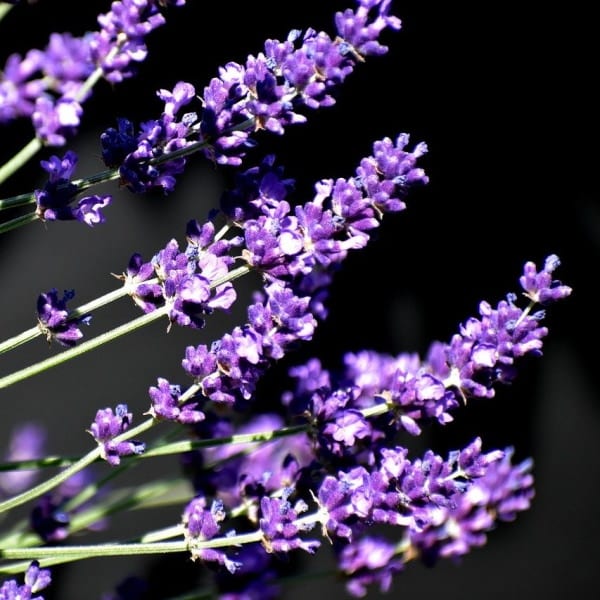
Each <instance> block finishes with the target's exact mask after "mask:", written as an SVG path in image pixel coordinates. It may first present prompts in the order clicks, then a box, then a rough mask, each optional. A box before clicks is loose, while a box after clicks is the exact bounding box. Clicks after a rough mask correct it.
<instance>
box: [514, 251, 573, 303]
mask: <svg viewBox="0 0 600 600" xmlns="http://www.w3.org/2000/svg"><path fill="white" fill-rule="evenodd" d="M559 265H560V259H559V258H558V256H556V254H551V255H550V256H548V257H547V258H546V260H545V261H544V268H543V269H542V270H541V271H540V272H539V273H538V271H537V268H536V266H535V263H533V262H531V261H529V262H527V263H525V267H524V268H523V275H522V276H521V277H520V278H519V282H520V283H521V287H522V288H523V289H524V290H525V295H526V296H527V297H528V298H529V299H530V300H531V301H532V302H537V303H539V304H543V305H546V304H549V303H550V302H555V301H556V300H561V299H562V298H566V297H567V296H569V295H570V294H571V291H572V290H571V288H570V287H569V286H566V285H563V284H562V283H561V282H560V281H558V280H554V279H552V273H553V272H554V271H555V269H556V268H557V267H558V266H559Z"/></svg>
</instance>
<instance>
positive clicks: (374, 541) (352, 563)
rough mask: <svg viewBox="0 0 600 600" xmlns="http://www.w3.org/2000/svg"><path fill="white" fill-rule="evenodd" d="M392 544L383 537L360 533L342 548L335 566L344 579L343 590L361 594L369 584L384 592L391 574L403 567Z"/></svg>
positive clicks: (388, 585) (390, 582)
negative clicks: (359, 535) (362, 535)
mask: <svg viewBox="0 0 600 600" xmlns="http://www.w3.org/2000/svg"><path fill="white" fill-rule="evenodd" d="M397 554H398V552H397V549H396V546H395V545H394V544H391V543H390V542H388V541H386V540H385V539H383V538H377V537H373V536H364V537H363V538H361V539H360V540H358V541H356V542H352V543H350V544H347V545H346V546H344V547H343V549H342V551H341V552H340V555H339V558H338V566H339V569H340V571H341V572H342V573H343V574H344V576H345V579H346V589H347V590H348V592H349V593H350V594H351V595H352V596H355V597H363V596H364V595H365V594H366V593H367V588H368V587H369V586H371V585H375V584H377V585H379V589H380V591H382V592H387V591H388V590H389V589H390V586H391V585H392V580H393V577H394V575H396V574H397V573H400V572H401V571H402V570H403V569H404V563H403V562H402V559H401V558H399V557H398V556H397Z"/></svg>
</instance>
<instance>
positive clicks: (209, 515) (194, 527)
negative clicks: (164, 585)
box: [182, 496, 240, 573]
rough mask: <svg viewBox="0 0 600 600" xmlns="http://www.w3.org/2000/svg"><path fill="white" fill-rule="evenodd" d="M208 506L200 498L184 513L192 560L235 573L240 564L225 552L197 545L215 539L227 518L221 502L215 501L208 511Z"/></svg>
mask: <svg viewBox="0 0 600 600" xmlns="http://www.w3.org/2000/svg"><path fill="white" fill-rule="evenodd" d="M206 505H207V501H206V498H204V497H203V496H198V497H196V498H194V499H193V500H192V501H191V502H189V503H188V505H187V506H186V507H185V510H184V511H183V517H182V522H183V526H184V529H185V537H186V539H187V541H188V546H189V548H190V551H191V553H192V559H193V560H198V559H201V560H203V561H206V562H216V563H217V564H219V565H223V566H224V567H225V568H226V569H227V570H228V571H229V572H230V573H235V572H236V571H237V570H238V569H239V567H240V564H239V563H238V562H236V561H233V560H231V559H230V558H228V556H227V555H226V554H225V552H223V551H222V550H217V549H215V548H201V547H198V546H197V544H196V543H197V542H203V541H205V540H210V539H212V538H213V537H215V536H216V535H217V534H218V533H219V530H220V523H221V521H223V520H224V519H225V517H226V513H225V510H224V508H223V503H222V502H221V501H220V500H214V501H213V502H212V505H211V507H210V509H207V508H206Z"/></svg>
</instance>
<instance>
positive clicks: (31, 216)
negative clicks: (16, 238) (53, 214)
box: [0, 212, 38, 234]
mask: <svg viewBox="0 0 600 600" xmlns="http://www.w3.org/2000/svg"><path fill="white" fill-rule="evenodd" d="M37 219H38V216H37V214H36V213H35V212H32V213H27V214H25V215H21V216H20V217H15V218H14V219H11V220H10V221H5V222H4V223H0V234H3V233H6V232H7V231H12V230H13V229H18V228H19V227H21V226H23V225H27V223H33V222H34V221H37Z"/></svg>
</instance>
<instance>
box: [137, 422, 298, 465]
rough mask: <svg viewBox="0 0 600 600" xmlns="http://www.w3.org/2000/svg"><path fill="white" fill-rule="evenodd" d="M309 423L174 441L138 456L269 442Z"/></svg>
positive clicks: (292, 432) (291, 433)
mask: <svg viewBox="0 0 600 600" xmlns="http://www.w3.org/2000/svg"><path fill="white" fill-rule="evenodd" d="M308 427H309V426H308V425H295V426H294V427H284V428H282V429H276V430H270V431H262V432H257V433H239V434H236V435H232V436H230V437H225V438H210V439H207V440H196V441H190V440H186V441H183V442H173V443H171V444H165V445H164V446H160V447H157V448H154V449H153V450H148V451H147V452H145V453H144V454H141V455H140V456H137V457H136V458H152V457H154V456H165V455H168V454H181V453H183V452H190V451H191V450H197V449H198V448H212V447H215V446H223V445H226V444H258V443H260V442H269V441H271V440H275V439H278V438H282V437H288V436H291V435H296V434H298V433H303V432H305V431H307V430H308Z"/></svg>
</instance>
